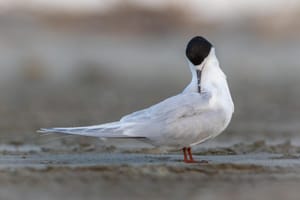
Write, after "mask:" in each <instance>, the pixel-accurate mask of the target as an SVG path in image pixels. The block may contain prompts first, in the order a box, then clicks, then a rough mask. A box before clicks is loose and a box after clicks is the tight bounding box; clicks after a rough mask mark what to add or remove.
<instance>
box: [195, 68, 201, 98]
mask: <svg viewBox="0 0 300 200" xmlns="http://www.w3.org/2000/svg"><path fill="white" fill-rule="evenodd" d="M196 72H197V80H198V82H197V86H198V92H199V93H201V74H202V70H199V69H197V70H196Z"/></svg>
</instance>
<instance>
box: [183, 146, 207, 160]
mask: <svg viewBox="0 0 300 200" xmlns="http://www.w3.org/2000/svg"><path fill="white" fill-rule="evenodd" d="M182 151H183V156H184V157H183V161H184V162H185V163H208V161H206V160H202V161H196V160H194V158H193V155H192V149H191V147H188V148H186V147H184V148H183V149H182Z"/></svg>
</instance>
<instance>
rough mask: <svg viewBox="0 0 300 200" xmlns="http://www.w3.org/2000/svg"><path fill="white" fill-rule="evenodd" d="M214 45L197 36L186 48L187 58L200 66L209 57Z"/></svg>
mask: <svg viewBox="0 0 300 200" xmlns="http://www.w3.org/2000/svg"><path fill="white" fill-rule="evenodd" d="M211 48H212V44H211V43H210V42H209V41H207V40H206V39H205V38H203V37H201V36H196V37H194V38H193V39H191V40H190V41H189V43H188V44H187V47H186V51H185V53H186V56H187V57H188V59H189V60H190V61H191V63H193V64H194V65H200V64H201V63H202V61H203V60H204V59H205V58H206V57H207V56H208V54H209V52H210V49H211Z"/></svg>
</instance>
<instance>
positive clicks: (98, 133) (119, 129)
mask: <svg viewBox="0 0 300 200" xmlns="http://www.w3.org/2000/svg"><path fill="white" fill-rule="evenodd" d="M123 127H124V124H123V123H121V122H112V123H107V124H101V125H95V126H82V127H66V128H42V129H40V130H39V131H38V132H40V133H64V134H72V135H83V136H91V137H105V138H119V137H130V136H126V135H124V133H123Z"/></svg>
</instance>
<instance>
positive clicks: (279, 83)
mask: <svg viewBox="0 0 300 200" xmlns="http://www.w3.org/2000/svg"><path fill="white" fill-rule="evenodd" d="M299 17H300V1H297V0H287V1H283V0H265V1H255V0H247V1H238V0H231V1H228V0H215V1H210V0H200V1H196V0H187V1H176V0H168V1H167V0H85V1H83V0H82V1H79V0H78V1H70V0H51V1H50V0H49V1H47V0H2V1H0V70H1V73H0V116H1V119H0V142H1V143H11V144H22V143H30V144H36V143H39V142H40V141H41V139H40V136H39V135H38V134H37V133H36V132H35V131H36V130H37V129H39V128H40V127H52V126H81V125H90V124H100V123H104V122H109V121H115V120H118V119H119V118H120V117H121V116H123V115H125V114H128V113H131V112H133V111H136V110H138V109H142V108H145V107H148V106H150V105H152V104H154V103H157V102H159V101H161V100H163V99H165V98H167V97H169V96H172V95H174V94H177V93H179V92H181V91H182V90H183V89H184V87H185V86H186V85H187V84H188V83H189V81H190V78H191V75H190V72H189V69H188V66H187V61H186V58H185V55H184V51H185V46H186V44H187V42H188V41H189V39H190V38H191V37H193V36H195V35H202V36H204V37H206V38H208V39H209V40H210V41H211V42H212V43H213V44H214V45H215V47H216V51H217V56H218V58H219V61H220V63H221V67H222V69H223V70H224V71H225V73H226V74H227V78H228V81H229V85H230V88H231V92H232V95H233V99H234V102H235V105H236V110H235V113H234V117H233V120H232V123H231V124H230V126H229V128H228V129H227V130H226V133H225V134H223V135H222V136H220V138H219V140H223V139H224V140H226V138H227V140H228V141H231V140H234V139H236V138H241V139H243V140H245V139H247V140H248V139H249V140H250V139H253V140H267V139H275V140H276V139H284V140H291V139H293V142H295V141H300V140H297V138H298V135H299V130H300V123H299V119H300V112H299V110H300V101H299V100H300V79H299V75H300V68H299V60H298V59H299V52H300V36H299V34H300V20H299Z"/></svg>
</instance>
